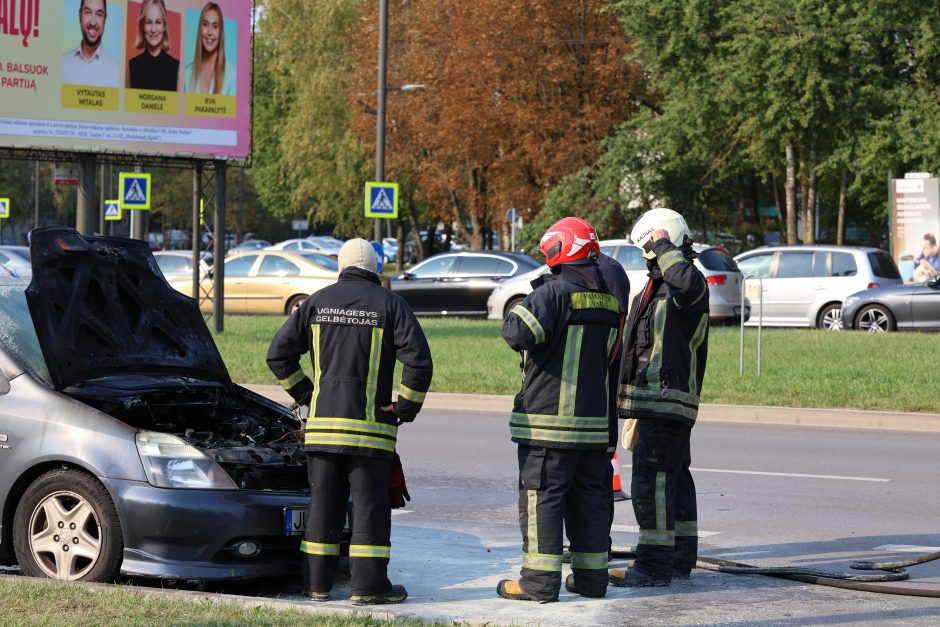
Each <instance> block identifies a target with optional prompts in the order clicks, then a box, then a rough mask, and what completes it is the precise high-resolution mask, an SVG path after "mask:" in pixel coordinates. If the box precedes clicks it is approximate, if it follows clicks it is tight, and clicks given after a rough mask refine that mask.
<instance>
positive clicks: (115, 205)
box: [104, 200, 121, 220]
mask: <svg viewBox="0 0 940 627" xmlns="http://www.w3.org/2000/svg"><path fill="white" fill-rule="evenodd" d="M104 219H105V220H120V219H121V203H120V202H119V201H117V200H106V201H104Z"/></svg>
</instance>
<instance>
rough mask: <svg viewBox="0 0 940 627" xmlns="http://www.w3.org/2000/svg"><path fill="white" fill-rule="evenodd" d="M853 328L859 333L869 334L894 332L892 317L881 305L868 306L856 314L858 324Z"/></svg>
mask: <svg viewBox="0 0 940 627" xmlns="http://www.w3.org/2000/svg"><path fill="white" fill-rule="evenodd" d="M855 327H856V328H857V329H858V330H859V331H869V332H871V333H886V332H888V331H894V329H895V325H894V316H892V315H891V312H890V311H888V309H887V308H885V307H884V306H882V305H868V306H867V307H865V308H864V309H862V310H861V311H860V312H858V322H857V323H856V324H855Z"/></svg>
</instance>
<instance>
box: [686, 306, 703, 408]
mask: <svg viewBox="0 0 940 627" xmlns="http://www.w3.org/2000/svg"><path fill="white" fill-rule="evenodd" d="M707 332H708V314H702V319H701V320H699V322H698V327H696V329H695V333H693V334H692V339H691V340H689V355H690V361H689V392H691V393H693V394H694V393H696V392H698V377H697V375H698V349H699V347H700V346H701V345H702V342H704V341H705V334H706V333H707Z"/></svg>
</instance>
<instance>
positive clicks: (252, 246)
mask: <svg viewBox="0 0 940 627" xmlns="http://www.w3.org/2000/svg"><path fill="white" fill-rule="evenodd" d="M270 246H271V242H269V241H267V240H263V239H246V240H245V241H243V242H242V243H241V244H237V245H235V246H232V247H231V248H229V249H228V254H229V255H234V254H237V253H242V252H245V251H249V250H261V249H262V248H269V247H270Z"/></svg>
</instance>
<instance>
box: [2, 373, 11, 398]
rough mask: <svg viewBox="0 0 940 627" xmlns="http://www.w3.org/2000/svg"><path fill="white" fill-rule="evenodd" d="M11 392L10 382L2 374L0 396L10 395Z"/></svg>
mask: <svg viewBox="0 0 940 627" xmlns="http://www.w3.org/2000/svg"><path fill="white" fill-rule="evenodd" d="M9 392H10V380H9V379H7V376H6V375H5V374H3V373H2V372H0V396H3V395H4V394H9Z"/></svg>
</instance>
